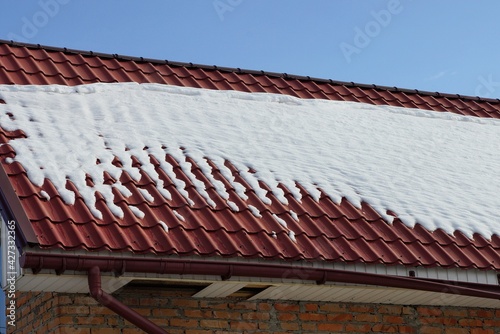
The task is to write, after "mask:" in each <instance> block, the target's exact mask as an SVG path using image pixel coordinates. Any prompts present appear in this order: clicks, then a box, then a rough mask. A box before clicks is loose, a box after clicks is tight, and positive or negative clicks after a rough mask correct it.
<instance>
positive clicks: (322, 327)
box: [318, 323, 344, 332]
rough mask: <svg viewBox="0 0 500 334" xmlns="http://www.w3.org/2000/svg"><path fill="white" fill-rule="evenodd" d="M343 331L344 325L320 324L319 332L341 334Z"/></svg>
mask: <svg viewBox="0 0 500 334" xmlns="http://www.w3.org/2000/svg"><path fill="white" fill-rule="evenodd" d="M343 330H344V325H343V324H329V323H320V324H318V331H329V332H340V331H343Z"/></svg>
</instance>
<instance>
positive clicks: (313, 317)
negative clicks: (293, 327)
mask: <svg viewBox="0 0 500 334" xmlns="http://www.w3.org/2000/svg"><path fill="white" fill-rule="evenodd" d="M299 319H300V320H303V321H325V320H326V314H321V313H300V314H299Z"/></svg>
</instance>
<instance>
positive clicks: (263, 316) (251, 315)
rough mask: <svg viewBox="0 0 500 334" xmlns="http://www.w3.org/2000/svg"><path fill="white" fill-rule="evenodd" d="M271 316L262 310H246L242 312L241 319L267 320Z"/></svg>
mask: <svg viewBox="0 0 500 334" xmlns="http://www.w3.org/2000/svg"><path fill="white" fill-rule="evenodd" d="M270 318H271V316H270V315H269V313H264V312H247V313H243V320H258V321H268V320H269V319H270Z"/></svg>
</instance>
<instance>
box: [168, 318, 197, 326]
mask: <svg viewBox="0 0 500 334" xmlns="http://www.w3.org/2000/svg"><path fill="white" fill-rule="evenodd" d="M170 326H173V327H191V328H193V327H198V320H192V319H177V318H172V319H170Z"/></svg>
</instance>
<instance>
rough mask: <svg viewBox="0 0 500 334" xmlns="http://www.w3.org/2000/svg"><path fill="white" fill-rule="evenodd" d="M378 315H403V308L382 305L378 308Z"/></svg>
mask: <svg viewBox="0 0 500 334" xmlns="http://www.w3.org/2000/svg"><path fill="white" fill-rule="evenodd" d="M378 313H381V314H393V315H399V314H402V313H403V308H402V307H401V306H397V305H382V306H380V307H379V308H378Z"/></svg>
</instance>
